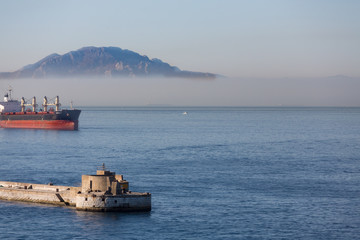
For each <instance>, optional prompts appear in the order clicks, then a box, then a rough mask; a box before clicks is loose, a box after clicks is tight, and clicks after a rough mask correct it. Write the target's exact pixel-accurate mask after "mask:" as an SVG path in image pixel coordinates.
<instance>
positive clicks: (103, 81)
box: [0, 76, 360, 106]
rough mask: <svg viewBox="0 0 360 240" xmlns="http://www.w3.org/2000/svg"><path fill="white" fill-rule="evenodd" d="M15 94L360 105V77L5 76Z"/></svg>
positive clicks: (81, 102)
mask: <svg viewBox="0 0 360 240" xmlns="http://www.w3.org/2000/svg"><path fill="white" fill-rule="evenodd" d="M9 85H11V86H12V88H13V98H15V99H20V98H21V97H25V98H27V99H30V98H32V97H33V96H36V97H37V98H38V102H42V98H43V97H44V96H47V97H48V98H53V97H55V96H56V95H59V96H60V101H61V103H62V105H63V106H68V105H69V104H70V101H73V104H74V106H147V105H160V106H162V105H165V106H166V105H170V106H360V94H359V93H358V91H357V90H358V89H360V79H357V78H349V77H345V76H336V77H328V78H316V79H240V78H237V79H234V78H218V79H215V80H199V79H179V78H73V79H20V80H0V91H1V94H2V93H5V92H6V90H7V89H8V87H9Z"/></svg>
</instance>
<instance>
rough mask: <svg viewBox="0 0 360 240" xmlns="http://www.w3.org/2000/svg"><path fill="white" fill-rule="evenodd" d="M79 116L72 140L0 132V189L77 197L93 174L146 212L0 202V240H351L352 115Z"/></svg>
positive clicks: (176, 111)
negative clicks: (23, 185) (133, 194)
mask: <svg viewBox="0 0 360 240" xmlns="http://www.w3.org/2000/svg"><path fill="white" fill-rule="evenodd" d="M82 110H83V111H82V113H81V116H80V127H79V131H51V130H50V131H49V130H16V129H0V179H1V180H6V181H21V182H32V183H43V184H46V183H49V182H53V183H54V184H57V185H79V184H80V182H81V174H93V173H95V171H96V169H97V166H100V165H101V164H102V163H105V164H106V166H107V167H108V168H109V169H110V170H112V171H115V172H117V173H119V174H123V175H124V178H125V179H126V180H128V181H130V188H131V189H132V190H133V191H140V192H142V191H143V192H151V193H152V204H153V210H152V211H151V212H150V213H90V212H77V211H76V210H73V209H69V208H65V207H58V206H48V205H36V204H27V203H19V202H17V203H16V202H7V201H0V239H111V238H113V239H356V238H359V236H360V108H300V107H299V108H285V107H279V108H231V107H229V108H226V107H224V108H212V107H207V108H200V107H199V108H195V107H144V108H141V107H118V108H100V107H98V108H90V107H87V108H82ZM184 111H186V112H187V113H188V114H187V115H184V114H183V112H184Z"/></svg>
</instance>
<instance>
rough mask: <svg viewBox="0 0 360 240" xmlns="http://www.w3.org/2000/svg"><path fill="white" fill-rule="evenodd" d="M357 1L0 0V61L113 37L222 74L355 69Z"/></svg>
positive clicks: (13, 63) (1, 64) (2, 65)
mask: <svg viewBox="0 0 360 240" xmlns="http://www.w3.org/2000/svg"><path fill="white" fill-rule="evenodd" d="M359 12H360V1H351V0H336V1H335V0H316V1H313V0H298V1H290V0H273V1H268V0H263V1H259V0H252V1H241V0H234V1H231V0H221V1H220V0H219V1H215V0H204V1H200V0H198V1H188V0H181V1H169V0H166V1H165V0H154V1H147V0H143V1H140V0H138V1H136V0H135V1H106V0H105V1H89V0H87V1H68V0H63V1H41V0H37V1H33V0H26V1H10V0H9V1H6V0H3V1H1V3H0V22H1V24H0V32H1V33H2V34H1V43H2V44H1V46H0V52H1V59H0V71H13V70H16V69H18V68H20V67H22V66H24V65H26V64H29V63H33V62H35V61H37V60H39V59H40V58H42V57H45V56H47V55H49V54H51V53H54V52H56V53H59V54H64V53H66V52H68V51H72V50H76V49H79V48H81V47H83V46H117V47H121V48H125V49H129V50H133V51H136V52H139V53H140V54H143V55H147V56H149V57H150V58H160V59H162V60H163V61H166V62H168V63H170V64H171V65H176V66H178V67H180V68H181V69H186V70H193V71H205V72H214V73H219V74H223V75H226V76H230V77H270V78H274V77H319V76H332V75H337V74H343V75H349V76H355V77H359V76H360V67H359V63H360V45H359V42H360V14H359Z"/></svg>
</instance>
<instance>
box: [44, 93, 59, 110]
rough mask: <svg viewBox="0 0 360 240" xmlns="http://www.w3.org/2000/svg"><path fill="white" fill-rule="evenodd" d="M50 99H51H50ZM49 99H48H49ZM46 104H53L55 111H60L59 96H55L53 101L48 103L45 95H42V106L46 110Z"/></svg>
mask: <svg viewBox="0 0 360 240" xmlns="http://www.w3.org/2000/svg"><path fill="white" fill-rule="evenodd" d="M51 100H52V99H51ZM51 100H50V101H51ZM48 106H55V111H60V106H61V104H60V101H59V96H56V97H55V103H49V101H48V100H47V98H46V96H45V97H44V104H43V107H44V111H45V112H47V107H48Z"/></svg>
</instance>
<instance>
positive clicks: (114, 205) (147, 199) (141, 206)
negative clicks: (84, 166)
mask: <svg viewBox="0 0 360 240" xmlns="http://www.w3.org/2000/svg"><path fill="white" fill-rule="evenodd" d="M76 209H77V210H84V211H150V210H151V194H147V193H145V194H143V193H131V194H124V195H118V196H111V195H106V196H97V195H95V194H79V195H77V196H76Z"/></svg>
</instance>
